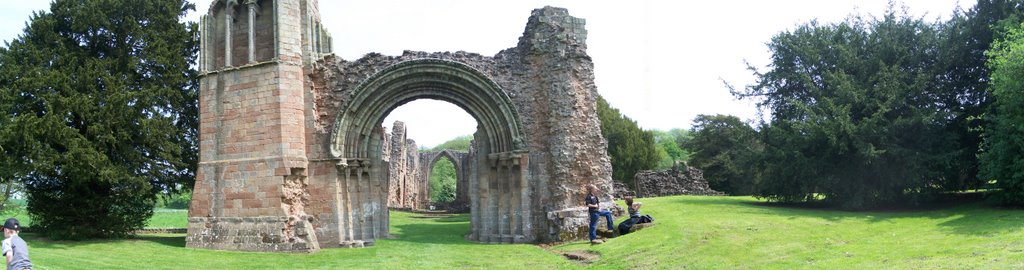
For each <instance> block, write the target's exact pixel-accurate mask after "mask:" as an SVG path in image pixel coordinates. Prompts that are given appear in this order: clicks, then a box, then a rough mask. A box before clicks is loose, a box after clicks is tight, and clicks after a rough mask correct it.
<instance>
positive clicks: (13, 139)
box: [0, 0, 198, 238]
mask: <svg viewBox="0 0 1024 270" xmlns="http://www.w3.org/2000/svg"><path fill="white" fill-rule="evenodd" d="M192 9H194V7H193V5H192V4H189V3H186V2H185V1H183V0H153V1H149V0H147V1H140V0H97V1H75V0H56V1H54V2H53V3H52V4H51V6H50V12H41V13H37V14H34V15H33V16H32V18H31V20H30V21H29V23H28V24H27V28H26V29H25V32H24V33H23V34H22V35H21V36H19V37H18V38H16V39H15V40H13V41H12V42H10V43H9V44H8V47H7V48H4V49H2V50H0V91H2V95H0V97H2V99H0V109H2V111H3V113H4V115H3V117H2V118H0V121H2V122H0V142H2V145H3V146H4V151H5V152H4V153H5V154H6V155H10V156H11V158H9V159H7V161H5V162H3V163H2V165H3V166H5V167H6V166H12V167H14V168H17V170H6V169H7V168H4V169H5V170H4V171H5V172H11V171H13V172H16V173H13V174H12V173H8V174H7V175H4V177H16V178H18V180H20V181H23V182H24V184H25V188H26V190H27V192H28V199H29V205H28V210H29V212H30V214H31V215H32V216H33V224H32V225H33V227H34V228H36V229H38V230H40V231H42V232H44V233H46V234H47V235H50V236H53V237H60V238H87V237H105V236H118V235H124V234H126V233H129V232H131V231H132V230H134V229H138V228H140V227H142V226H143V224H144V221H145V220H146V219H147V218H149V217H150V216H151V215H152V206H153V201H154V198H155V195H156V194H157V192H159V191H162V190H168V189H178V188H191V186H192V181H194V180H193V179H194V171H195V166H196V152H197V150H196V144H195V140H196V134H197V133H196V126H197V110H196V108H197V106H196V105H197V104H196V102H197V101H196V88H197V85H196V84H197V81H196V71H195V70H194V69H193V68H192V65H193V64H194V60H195V58H196V52H197V47H198V46H197V40H198V38H197V36H196V31H195V30H196V27H195V25H194V24H189V23H183V22H182V21H181V19H182V18H183V16H184V15H185V14H186V12H187V11H188V10H192Z"/></svg>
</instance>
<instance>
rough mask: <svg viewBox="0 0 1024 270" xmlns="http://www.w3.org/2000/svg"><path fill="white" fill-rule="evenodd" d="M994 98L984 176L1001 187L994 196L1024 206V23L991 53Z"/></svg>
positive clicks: (986, 130)
mask: <svg viewBox="0 0 1024 270" xmlns="http://www.w3.org/2000/svg"><path fill="white" fill-rule="evenodd" d="M989 56H990V60H989V66H990V67H991V68H992V81H991V82H992V96H993V97H995V101H994V104H993V108H992V111H991V112H990V114H989V115H988V119H989V123H990V124H988V125H987V126H986V127H985V141H984V142H985V144H984V146H983V151H982V152H981V157H980V159H981V165H982V166H981V173H982V175H983V176H984V178H985V179H994V180H995V187H997V188H998V190H997V191H996V192H994V193H993V194H992V196H991V199H993V200H994V201H996V202H998V203H1000V204H1005V205H1016V206H1022V205H1024V139H1022V138H1024V24H1020V25H1018V26H1017V27H1016V28H1014V29H1012V30H1011V31H1010V32H1009V34H1008V35H1007V36H1006V38H1005V39H1004V40H1001V41H997V42H996V43H995V44H994V45H993V46H992V50H990V51H989Z"/></svg>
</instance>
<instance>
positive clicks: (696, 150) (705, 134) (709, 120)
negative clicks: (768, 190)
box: [686, 114, 763, 195]
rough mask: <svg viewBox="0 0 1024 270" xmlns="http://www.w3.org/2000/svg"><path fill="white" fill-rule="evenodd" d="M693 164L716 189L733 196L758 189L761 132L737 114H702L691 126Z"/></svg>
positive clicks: (688, 144) (690, 144)
mask: <svg viewBox="0 0 1024 270" xmlns="http://www.w3.org/2000/svg"><path fill="white" fill-rule="evenodd" d="M691 133H692V134H693V138H692V139H690V140H689V141H688V142H687V144H686V148H688V149H693V155H692V156H691V159H690V160H691V162H690V163H689V165H690V166H694V167H697V168H699V169H701V170H703V171H704V179H707V181H708V185H709V186H711V188H712V189H714V190H717V191H721V192H725V193H728V194H731V195H750V194H752V193H753V191H754V178H755V169H754V167H755V164H756V163H755V162H756V158H757V156H758V155H759V154H760V153H761V151H762V149H763V146H762V145H761V142H760V141H759V140H758V137H757V131H755V130H754V128H752V127H750V126H749V125H747V124H746V123H744V122H743V121H742V120H740V119H739V118H738V117H736V116H732V115H720V114H719V115H704V114H702V115H698V116H697V118H695V119H694V120H693V128H692V129H691Z"/></svg>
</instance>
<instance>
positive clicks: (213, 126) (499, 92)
mask: <svg viewBox="0 0 1024 270" xmlns="http://www.w3.org/2000/svg"><path fill="white" fill-rule="evenodd" d="M320 14H321V11H320V10H318V7H317V1H316V0H215V1H214V2H213V4H212V5H211V7H210V10H209V12H208V14H207V15H205V16H203V17H202V19H201V20H200V25H201V26H200V28H201V29H200V30H201V46H200V51H201V52H200V58H199V67H200V71H201V73H202V76H201V79H200V97H199V99H200V100H199V106H200V108H199V110H200V132H199V133H200V135H199V136H200V138H199V141H200V162H199V168H198V171H197V174H196V184H195V188H194V191H193V192H194V193H193V199H192V205H191V208H190V209H189V224H188V235H187V237H186V241H187V245H188V246H189V247H197V248H210V249H225V250H249V251H301V252H309V251H316V250H318V249H321V248H333V247H360V246H366V245H372V244H373V243H374V241H375V240H376V239H381V238H385V237H388V236H389V234H388V206H389V205H392V206H403V205H404V206H408V207H418V206H417V205H416V204H420V203H422V202H423V197H422V196H424V194H422V193H416V194H409V192H408V191H412V190H417V188H420V189H421V188H422V187H417V186H415V185H417V184H421V185H422V182H416V181H422V180H416V179H415V177H414V178H412V179H410V178H408V177H406V178H393V177H392V176H397V175H398V174H400V173H401V172H400V171H392V168H396V167H401V166H392V164H399V163H402V162H405V166H417V164H415V163H414V164H410V163H409V156H408V154H405V155H393V154H392V153H400V152H401V151H393V148H394V147H408V145H404V144H403V143H402V142H398V140H400V139H402V138H404V137H399V138H396V136H394V135H391V136H392V138H390V139H388V137H387V136H385V135H386V133H385V132H384V128H383V127H382V124H383V123H382V121H383V119H384V117H385V116H387V115H388V113H389V112H390V111H391V110H393V109H395V108H396V107H398V106H401V105H402V104H405V103H407V102H409V101H412V100H416V99H424V98H426V99H436V100H442V101H447V102H450V103H452V104H455V105H457V106H459V107H461V108H462V109H464V110H465V111H466V112H467V113H469V114H470V115H471V116H473V118H475V119H476V121H477V124H478V127H477V132H476V134H474V144H473V147H472V149H473V151H471V152H469V153H466V154H465V156H456V155H455V154H453V153H450V152H449V153H437V154H436V155H448V156H449V157H450V158H452V159H453V160H457V162H459V163H460V164H459V167H460V168H462V169H461V170H460V171H461V173H463V174H464V176H465V177H463V179H465V180H464V181H465V182H466V183H465V184H462V183H460V185H459V187H460V188H464V189H465V191H464V193H463V194H464V196H463V197H462V198H463V199H464V200H465V201H466V202H468V205H469V209H470V211H469V212H470V217H471V218H470V227H471V229H470V232H469V234H468V235H466V238H467V239H469V240H472V241H478V242H486V243H537V242H551V241H561V240H571V239H576V238H578V237H580V236H583V235H585V233H586V230H587V228H586V226H587V221H588V220H587V216H586V215H587V214H586V209H585V208H584V207H583V205H582V194H583V192H584V186H585V185H587V184H591V183H593V184H596V185H597V186H598V187H600V188H601V189H602V190H603V191H604V192H602V201H603V202H605V204H607V206H606V207H611V206H612V203H611V196H610V191H611V188H612V187H611V165H610V163H609V159H608V156H607V153H606V148H607V145H606V144H607V143H606V141H605V140H604V138H602V137H601V133H600V128H599V126H600V125H599V121H598V119H597V110H596V97H597V91H596V87H595V86H594V81H593V79H594V73H593V63H592V62H591V59H590V57H589V56H588V55H587V52H586V49H587V46H586V43H585V40H586V33H587V32H586V30H585V29H584V20H583V19H579V18H575V17H572V16H570V15H569V14H568V12H567V11H566V10H565V9H561V8H552V7H545V8H542V9H537V10H534V11H533V12H532V14H531V15H530V17H529V19H528V21H527V24H526V30H525V31H524V33H523V35H522V36H521V37H520V39H519V43H518V44H517V45H516V46H515V47H513V48H509V49H506V50H503V51H501V52H499V53H498V54H496V55H494V56H483V55H479V54H474V53H467V52H454V53H452V52H439V53H426V52H405V53H403V54H402V55H400V56H384V55H380V54H368V55H366V56H364V57H363V58H360V59H358V60H354V61H350V60H344V59H340V58H338V57H337V56H334V55H333V54H332V53H331V50H332V48H333V47H334V46H335V44H334V43H335V40H333V39H332V38H331V35H330V34H329V33H328V32H327V31H326V29H324V28H323V26H322V25H321V24H320ZM524 15H525V14H524ZM338 43H339V44H343V43H344V41H338ZM403 145H404V146H403ZM385 150H387V151H385ZM404 153H408V152H404ZM424 160H428V161H426V162H424ZM433 161H434V157H430V158H427V159H419V163H421V165H422V163H432V162H433ZM393 179H404V180H406V181H405V182H404V184H405V185H406V186H399V182H396V181H397V180H395V181H393ZM398 190H405V192H406V193H405V194H392V193H395V192H397V191H398ZM459 192H463V191H461V190H460V191H459ZM581 232H582V233H581Z"/></svg>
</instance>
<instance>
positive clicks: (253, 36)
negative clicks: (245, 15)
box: [245, 0, 258, 63]
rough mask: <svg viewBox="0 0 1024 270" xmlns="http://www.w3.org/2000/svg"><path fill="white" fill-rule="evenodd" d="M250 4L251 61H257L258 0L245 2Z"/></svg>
mask: <svg viewBox="0 0 1024 270" xmlns="http://www.w3.org/2000/svg"><path fill="white" fill-rule="evenodd" d="M245 4H246V5H248V6H249V63H252V62H256V48H255V44H254V43H255V39H256V9H257V8H258V6H256V0H248V1H246V2H245Z"/></svg>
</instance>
